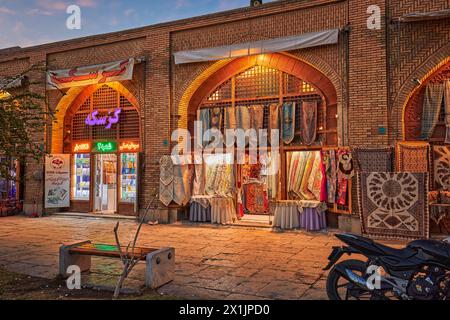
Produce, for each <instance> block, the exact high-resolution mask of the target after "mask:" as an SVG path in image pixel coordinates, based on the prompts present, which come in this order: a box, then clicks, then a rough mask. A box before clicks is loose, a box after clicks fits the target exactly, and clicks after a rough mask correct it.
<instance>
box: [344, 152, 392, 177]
mask: <svg viewBox="0 0 450 320" xmlns="http://www.w3.org/2000/svg"><path fill="white" fill-rule="evenodd" d="M353 154H354V156H355V163H356V165H357V168H358V171H360V172H392V148H391V147H387V148H355V149H353Z"/></svg>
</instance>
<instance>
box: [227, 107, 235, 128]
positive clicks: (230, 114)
mask: <svg viewBox="0 0 450 320" xmlns="http://www.w3.org/2000/svg"><path fill="white" fill-rule="evenodd" d="M225 129H236V108H233V107H228V108H226V109H225Z"/></svg>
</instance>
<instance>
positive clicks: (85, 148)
mask: <svg viewBox="0 0 450 320" xmlns="http://www.w3.org/2000/svg"><path fill="white" fill-rule="evenodd" d="M90 151H91V144H90V143H89V142H87V143H77V144H75V146H74V147H73V152H74V153H79V152H90Z"/></svg>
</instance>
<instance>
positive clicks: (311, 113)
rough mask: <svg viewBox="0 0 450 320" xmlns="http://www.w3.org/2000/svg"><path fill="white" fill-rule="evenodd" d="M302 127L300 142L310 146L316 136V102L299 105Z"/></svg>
mask: <svg viewBox="0 0 450 320" xmlns="http://www.w3.org/2000/svg"><path fill="white" fill-rule="evenodd" d="M301 119H302V125H301V128H300V131H301V137H302V141H303V142H304V143H305V144H306V145H307V146H310V145H312V144H313V143H314V142H315V141H316V136H317V101H303V102H302V104H301Z"/></svg>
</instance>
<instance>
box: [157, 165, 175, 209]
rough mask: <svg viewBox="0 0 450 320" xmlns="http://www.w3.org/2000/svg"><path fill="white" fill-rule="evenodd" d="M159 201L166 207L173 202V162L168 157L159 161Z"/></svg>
mask: <svg viewBox="0 0 450 320" xmlns="http://www.w3.org/2000/svg"><path fill="white" fill-rule="evenodd" d="M159 163H160V179H159V200H160V201H161V202H162V203H163V204H164V205H165V206H168V205H170V203H171V202H172V201H173V197H174V194H173V193H174V190H173V181H174V176H173V174H174V173H173V162H172V158H171V157H170V156H163V157H161V159H160V162H159Z"/></svg>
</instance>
